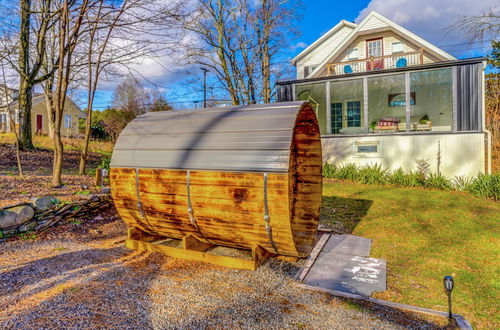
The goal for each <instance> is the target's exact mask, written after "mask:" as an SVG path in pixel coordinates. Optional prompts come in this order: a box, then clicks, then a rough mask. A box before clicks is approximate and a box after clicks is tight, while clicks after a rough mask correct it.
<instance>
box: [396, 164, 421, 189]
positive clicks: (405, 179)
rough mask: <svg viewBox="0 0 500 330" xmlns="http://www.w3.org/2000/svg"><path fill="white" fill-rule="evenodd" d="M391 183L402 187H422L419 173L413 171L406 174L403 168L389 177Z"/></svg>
mask: <svg viewBox="0 0 500 330" xmlns="http://www.w3.org/2000/svg"><path fill="white" fill-rule="evenodd" d="M389 182H390V183H392V184H394V185H397V186H401V187H416V186H419V185H420V182H419V175H418V174H417V173H414V172H411V171H410V172H408V173H405V171H403V169H402V168H398V169H397V170H395V171H394V172H393V173H392V174H391V175H390V176H389Z"/></svg>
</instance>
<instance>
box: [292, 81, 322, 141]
mask: <svg viewBox="0 0 500 330" xmlns="http://www.w3.org/2000/svg"><path fill="white" fill-rule="evenodd" d="M295 94H296V96H295V97H296V100H303V101H308V102H309V103H311V105H312V106H313V107H314V110H315V111H316V116H317V117H318V122H319V129H320V132H321V134H327V132H328V131H327V129H326V128H327V126H326V122H327V118H326V84H325V83H319V84H305V85H297V86H296V87H295Z"/></svg>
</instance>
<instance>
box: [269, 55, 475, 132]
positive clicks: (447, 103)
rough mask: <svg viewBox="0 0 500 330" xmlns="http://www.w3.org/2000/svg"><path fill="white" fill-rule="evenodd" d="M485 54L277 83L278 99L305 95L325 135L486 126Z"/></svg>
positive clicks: (424, 130) (462, 130)
mask: <svg viewBox="0 0 500 330" xmlns="http://www.w3.org/2000/svg"><path fill="white" fill-rule="evenodd" d="M482 72H483V59H481V58H478V59H467V60H457V61H449V62H439V63H433V64H426V65H419V66H413V67H405V68H398V69H388V70H376V71H370V72H362V73H352V74H343V75H335V76H328V77H320V78H314V79H304V80H294V81H285V82H279V83H278V101H280V102H281V101H292V100H307V101H309V102H310V103H311V104H313V106H314V107H315V109H316V113H317V116H318V120H319V124H320V129H321V133H322V135H324V136H359V135H369V136H375V135H387V134H396V135H397V134H432V133H438V132H439V133H441V134H442V133H446V132H450V133H453V132H480V131H481V130H482V116H483V114H482V102H483V98H482V94H483V87H482V84H483V81H482Z"/></svg>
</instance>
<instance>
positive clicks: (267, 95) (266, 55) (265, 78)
mask: <svg viewBox="0 0 500 330" xmlns="http://www.w3.org/2000/svg"><path fill="white" fill-rule="evenodd" d="M272 6H273V3H269V2H268V0H262V29H263V31H262V33H263V40H262V43H263V44H262V52H261V56H262V59H261V66H262V99H263V100H264V103H269V102H271V59H270V57H271V55H270V51H269V38H270V35H271V17H270V16H271V10H272V9H273V8H271V7H272Z"/></svg>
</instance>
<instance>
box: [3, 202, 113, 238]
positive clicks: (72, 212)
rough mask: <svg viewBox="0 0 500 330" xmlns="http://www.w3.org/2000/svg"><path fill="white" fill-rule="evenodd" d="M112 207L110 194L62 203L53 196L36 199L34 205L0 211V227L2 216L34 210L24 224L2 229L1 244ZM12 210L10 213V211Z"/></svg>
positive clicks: (18, 205)
mask: <svg viewBox="0 0 500 330" xmlns="http://www.w3.org/2000/svg"><path fill="white" fill-rule="evenodd" d="M110 205H112V200H111V195H110V194H109V193H101V194H94V195H89V196H85V197H82V198H81V199H79V200H77V201H73V202H64V201H60V200H58V199H56V198H54V197H52V196H43V197H39V198H36V199H34V201H33V202H32V203H18V204H15V205H10V206H7V207H3V208H1V209H0V227H1V220H2V219H1V217H2V216H12V214H15V211H12V210H13V209H16V208H19V207H22V206H29V207H31V208H32V209H33V211H34V212H33V213H34V214H33V216H32V217H29V218H28V219H26V220H23V221H22V223H18V224H16V225H13V226H9V227H5V228H0V242H2V241H5V240H7V239H8V238H10V237H13V236H15V235H18V234H22V233H26V232H31V231H33V232H36V231H43V230H46V229H47V228H50V227H52V226H54V225H56V224H57V223H59V222H60V221H71V220H72V219H75V218H76V217H77V216H83V215H86V214H93V213H96V212H97V211H99V210H101V209H104V208H107V207H109V206H110ZM9 210H10V211H9Z"/></svg>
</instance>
